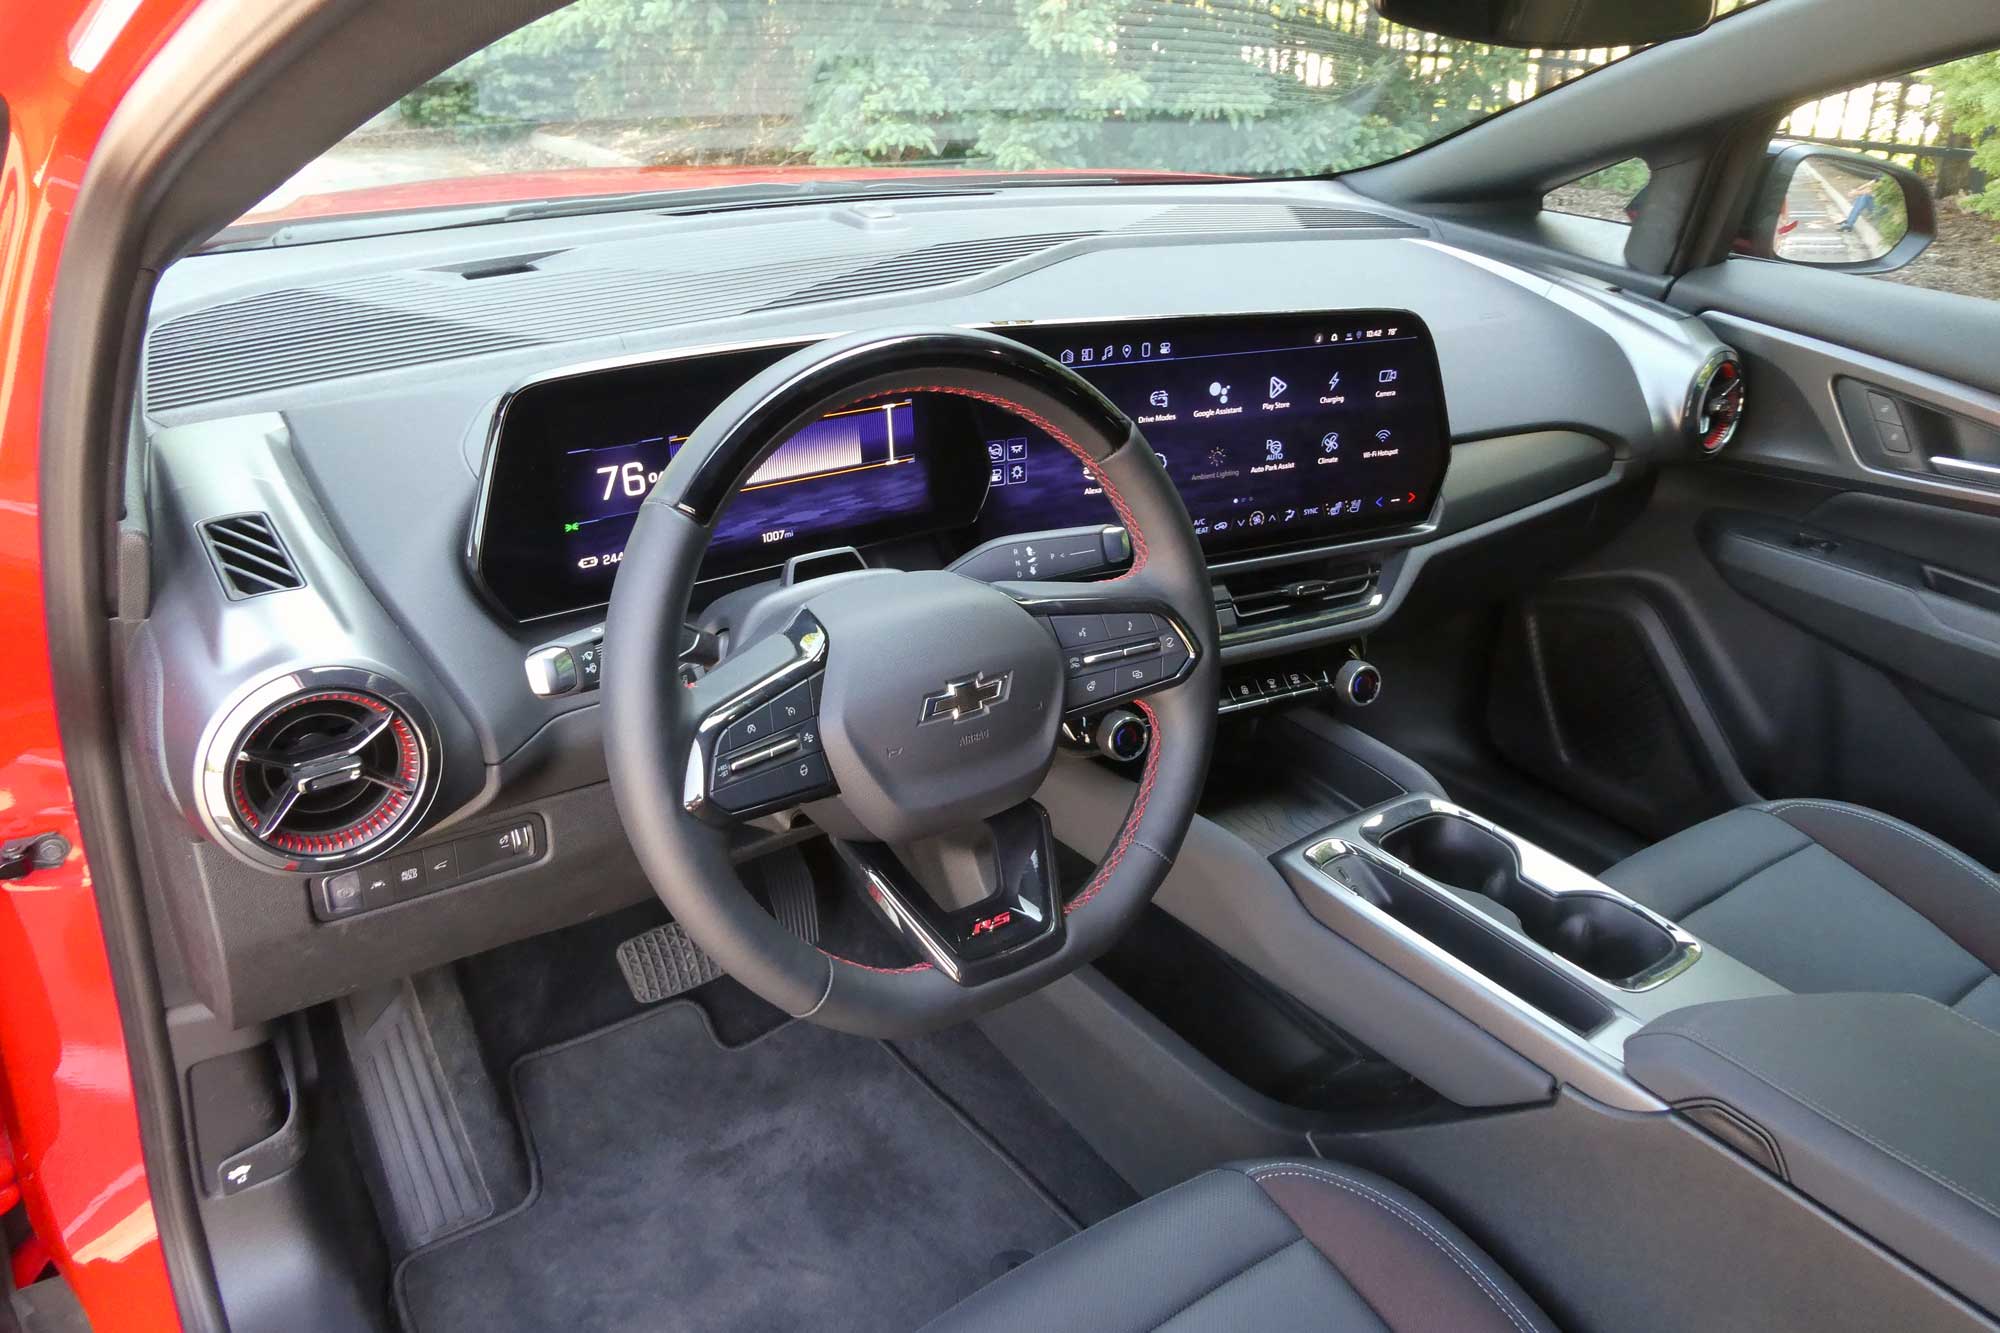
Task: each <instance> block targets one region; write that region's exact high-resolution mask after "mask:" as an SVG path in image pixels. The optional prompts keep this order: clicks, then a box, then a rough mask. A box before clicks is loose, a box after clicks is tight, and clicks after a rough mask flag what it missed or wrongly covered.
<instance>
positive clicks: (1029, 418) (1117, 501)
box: [869, 384, 1146, 583]
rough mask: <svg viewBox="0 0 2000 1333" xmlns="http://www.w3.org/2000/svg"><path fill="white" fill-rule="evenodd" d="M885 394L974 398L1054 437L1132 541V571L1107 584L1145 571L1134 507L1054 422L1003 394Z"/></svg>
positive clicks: (912, 389) (943, 389) (927, 388)
mask: <svg viewBox="0 0 2000 1333" xmlns="http://www.w3.org/2000/svg"><path fill="white" fill-rule="evenodd" d="M884 392H885V393H949V394H955V395H957V396H958V397H960V398H972V399H976V400H978V401H979V402H982V403H991V404H992V405H993V406H995V407H997V408H1000V409H1001V410H1003V411H1007V412H1012V413H1013V414H1014V415H1015V416H1017V417H1020V418H1021V419H1022V420H1024V421H1026V422H1028V423H1029V424H1030V425H1032V426H1034V427H1036V428H1037V429H1038V430H1041V431H1043V432H1045V433H1046V434H1047V435H1049V436H1050V438H1052V439H1054V440H1055V442H1056V443H1058V444H1060V445H1061V446H1062V447H1063V448H1065V449H1067V450H1069V451H1070V452H1071V453H1073V454H1075V455H1076V457H1077V461H1079V462H1081V463H1082V464H1083V470H1084V471H1086V472H1088V473H1089V474H1090V475H1091V476H1092V477H1093V478H1094V479H1095V480H1096V482H1097V484H1098V485H1099V486H1102V487H1103V488H1104V496H1105V498H1106V499H1108V500H1110V501H1111V508H1112V509H1113V510H1114V511H1116V513H1117V515H1118V521H1119V522H1121V523H1123V524H1124V525H1125V531H1126V532H1127V533H1128V534H1129V535H1130V536H1131V538H1132V568H1130V569H1128V570H1126V571H1125V572H1124V573H1123V574H1120V575H1118V577H1117V578H1110V579H1105V580H1104V582H1106V583H1116V582H1118V580H1119V579H1129V578H1131V577H1132V576H1133V575H1134V574H1137V573H1138V572H1139V571H1140V570H1141V569H1143V568H1144V567H1145V564H1146V534H1145V533H1143V532H1141V531H1139V520H1138V519H1136V518H1134V517H1132V507H1131V506H1130V505H1128V504H1126V503H1125V497H1124V496H1122V495H1120V494H1119V493H1118V488H1117V487H1116V486H1114V485H1112V484H1111V478H1109V477H1107V476H1105V475H1104V469H1103V467H1102V466H1100V465H1099V463H1098V461H1097V459H1095V458H1093V457H1091V455H1090V453H1089V451H1088V450H1086V449H1085V448H1084V447H1083V446H1082V445H1080V444H1078V443H1077V442H1076V441H1075V440H1073V439H1071V438H1070V437H1069V436H1068V435H1067V434H1065V433H1064V432H1063V431H1062V429H1061V428H1060V427H1058V426H1057V425H1056V424H1055V423H1054V422H1053V421H1050V420H1049V419H1048V418H1046V417H1044V416H1042V415H1041V414H1039V413H1037V412H1034V411H1032V410H1030V409H1029V408H1026V407H1023V406H1022V405H1021V404H1019V403H1017V402H1015V401H1013V400H1012V399H1011V398H1002V397H1001V396H1000V395H999V394H994V393H984V392H982V391H980V390H978V389H963V388H959V387H957V386H955V385H947V384H912V385H910V386H909V387H908V388H906V389H888V390H884ZM881 396H882V395H881V394H870V395H869V397H870V398H879V397H881Z"/></svg>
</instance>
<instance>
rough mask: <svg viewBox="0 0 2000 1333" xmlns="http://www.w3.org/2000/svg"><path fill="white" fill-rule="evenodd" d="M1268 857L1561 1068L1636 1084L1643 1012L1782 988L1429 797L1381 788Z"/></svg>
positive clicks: (1566, 1077)
mask: <svg viewBox="0 0 2000 1333" xmlns="http://www.w3.org/2000/svg"><path fill="white" fill-rule="evenodd" d="M1272 859H1273V863H1274V864H1275V865H1276V866H1277V868H1278V870H1279V873H1280V874H1282V875H1283V876H1284V878H1285V880H1286V882H1287V883H1288V884H1289V885H1290V886H1291V888H1292V890H1293V892H1294V893H1295V894H1296V895H1297V897H1298V900H1299V902H1300V904H1301V905H1302V906H1303V907H1304V908H1305V909H1306V911H1307V912H1308V913H1309V914H1310V915H1311V916H1312V917H1313V918H1314V919H1315V920H1317V921H1318V922H1319V923H1320V924H1322V925H1324V926H1326V927H1327V928H1328V929H1330V930H1332V931H1334V932H1336V933H1337V934H1339V935H1340V936H1341V937H1342V938H1343V939H1345V940H1347V941H1348V942H1349V943H1352V944H1354V945H1357V946H1358V947H1360V948H1361V949H1363V950H1364V951H1366V952H1367V953H1368V954H1369V955H1371V956H1372V957H1373V958H1375V959H1376V961H1378V962H1380V963H1383V964H1385V965H1387V966H1388V967H1389V968H1390V969H1391V970H1393V971H1395V972H1397V973H1398V974H1400V975H1402V976H1403V977H1404V978H1405V979H1406V980H1408V981H1410V982H1413V983H1414V984H1416V985H1417V986H1418V987H1420V988H1421V989H1423V990H1425V991H1427V992H1429V993H1430V994H1432V995H1434V996H1436V997H1437V998H1439V999H1442V1000H1444V1001H1446V1003H1448V1004H1450V1005H1452V1006H1453V1007H1454V1008H1457V1009H1458V1010H1459V1011H1460V1012H1461V1013H1462V1014H1464V1015H1465V1016H1466V1017H1468V1018H1470V1019H1472V1020H1473V1021H1474V1022H1475V1023H1476V1024H1478V1025H1479V1026H1480V1027H1481V1028H1483V1029H1485V1030H1487V1031H1489V1032H1494V1033H1495V1034H1496V1035H1500V1036H1502V1039H1503V1040H1506V1041H1508V1042H1509V1044H1511V1045H1514V1046H1515V1048H1516V1049H1517V1050H1519V1051H1520V1053H1521V1054H1523V1055H1525V1056H1527V1057H1528V1058H1529V1059H1531V1060H1533V1061H1534V1062H1535V1063H1537V1064H1539V1065H1541V1066H1542V1067H1543V1068H1544V1069H1547V1070H1548V1071H1549V1072H1550V1073H1551V1074H1554V1075H1555V1076H1556V1077H1557V1078H1558V1079H1559V1080H1561V1081H1564V1082H1568V1083H1572V1084H1579V1083H1581V1084H1583V1085H1586V1086H1587V1085H1589V1084H1594V1083H1595V1084H1601V1083H1603V1082H1605V1081H1607V1080H1615V1081H1616V1082H1617V1083H1618V1084H1620V1085H1621V1087H1622V1088H1623V1089H1624V1090H1625V1091H1626V1092H1628V1093H1629V1092H1632V1091H1636V1088H1635V1087H1634V1086H1633V1085H1630V1084H1629V1083H1627V1082H1626V1077H1625V1070H1624V1059H1625V1055H1624V1047H1625V1041H1626V1039H1627V1038H1628V1037H1630V1036H1631V1035H1632V1034H1633V1033H1635V1032H1637V1031H1638V1030H1639V1029H1640V1028H1642V1027H1644V1026H1645V1025H1646V1024H1647V1023H1649V1022H1651V1021H1652V1020H1654V1019H1655V1018H1658V1017H1660V1016H1661V1015H1663V1014H1665V1013H1667V1012H1669V1011H1671V1010H1676V1009H1681V1008H1685V1007H1686V1006H1688V1005H1692V1004H1702V1003H1707V1002H1711V1001H1718V1000H1730V999H1742V998H1748V997H1752V996H1761V995H1777V994H1783V993H1784V992H1783V991H1782V988H1780V987H1778V986H1777V985H1776V984H1775V983H1773V982H1771V981H1769V980H1768V979H1767V978H1765V977H1763V976H1762V975H1760V974H1759V973H1757V972H1755V971H1752V970H1751V969H1750V968H1748V967H1745V966H1743V965H1742V964H1741V963H1738V962H1736V961H1735V960H1734V959H1732V958H1730V957H1728V956H1727V955H1726V954H1723V953H1721V952H1720V951H1719V950H1716V949H1713V948H1711V947H1709V946H1706V945H1704V944H1703V942H1702V941H1701V940H1699V939H1697V938H1695V937H1694V936H1693V935H1690V934H1689V933H1688V932H1687V931H1685V930H1682V929H1681V928H1680V927H1679V926H1678V925H1676V924H1675V923H1673V922H1672V921H1669V920H1667V919H1666V918H1665V917H1662V916H1660V915H1659V914H1658V913H1656V912H1653V911H1652V910H1650V909H1648V908H1646V907H1644V906H1642V905H1641V904H1639V903H1637V902H1634V901H1633V900H1632V899H1630V898H1628V897H1626V896H1625V895H1624V894H1621V893H1619V892H1618V891H1617V890H1616V889H1613V888H1611V887H1610V886H1609V885H1607V884H1604V883H1602V882H1601V881H1599V880H1597V879H1596V878H1594V877H1592V876H1591V875H1589V874H1587V873H1585V872H1584V871H1582V870H1579V869H1578V868H1577V867H1575V866H1573V865H1570V864H1569V863H1568V862H1566V861H1564V860H1562V859H1561V858H1559V857H1557V856H1555V855H1554V854H1552V853H1550V852H1547V851H1545V850H1543V849H1542V848H1540V847H1537V846H1536V845H1535V844H1533V843H1531V842H1529V841H1527V840H1526V839H1524V838H1522V837H1520V836H1518V835H1517V834H1514V833H1512V832H1510V831H1508V830H1507V829H1504V828H1502V827H1500V826H1499V825H1497V824H1494V823H1492V822H1491V821H1489V820H1486V819H1483V818H1481V817H1480V816H1478V815H1476V814H1473V813H1472V812H1471V811H1469V810H1465V809H1463V808H1461V807H1459V806H1457V805H1454V804H1452V803H1451V802H1450V801H1447V800H1445V799H1443V798H1441V797H1437V796H1431V795H1423V794H1412V795H1404V796H1399V797H1396V798H1393V799H1391V800H1388V801H1384V802H1382V803H1380V804H1378V805H1374V806H1371V807H1369V808H1368V809H1365V810H1362V811H1360V812H1359V813H1358V814H1355V815H1353V816H1351V817H1349V818H1347V819H1344V820H1342V821H1340V822H1339V823H1336V824H1334V825H1332V826H1331V827H1328V828H1326V829H1323V830H1321V831H1319V832H1317V833H1314V834H1312V835H1310V836H1308V837H1306V838H1304V839H1302V840H1300V841H1299V842H1297V843H1294V844H1293V845H1292V846H1291V847H1288V848H1286V849H1285V850H1283V851H1281V852H1279V853H1278V854H1277V855H1276V856H1275V857H1273V858H1272ZM1502 1019H1504V1020H1505V1021H1501V1020H1502ZM1510 1029H1511V1030H1512V1031H1513V1032H1514V1033H1515V1034H1517V1035H1516V1036H1515V1037H1512V1038H1510V1037H1509V1036H1508V1035H1507V1033H1508V1031H1509V1030H1510Z"/></svg>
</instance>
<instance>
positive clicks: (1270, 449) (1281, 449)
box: [1264, 440, 1285, 463]
mask: <svg viewBox="0 0 2000 1333" xmlns="http://www.w3.org/2000/svg"><path fill="white" fill-rule="evenodd" d="M1284 457H1285V442H1284V441H1283V440H1266V441H1264V461H1265V462H1267V463H1279V462H1283V461H1284Z"/></svg>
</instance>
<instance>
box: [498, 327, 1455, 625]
mask: <svg viewBox="0 0 2000 1333" xmlns="http://www.w3.org/2000/svg"><path fill="white" fill-rule="evenodd" d="M991 327H992V328H993V331H994V332H996V333H999V334H1002V335H1003V336H1006V337H1010V338H1014V339H1017V340H1019V341H1021V342H1024V343H1027V344H1029V345H1030V346H1033V347H1035V348H1037V349H1039V350H1041V351H1043V352H1045V353H1047V354H1048V355H1049V356H1050V357H1051V358H1053V359H1055V360H1056V361H1058V362H1060V363H1061V364H1063V365H1065V366H1068V367H1069V368H1071V369H1072V370H1074V371H1076V372H1077V373H1078V374H1079V375H1082V376H1083V377H1084V378H1086V379H1088V380H1089V381H1091V382H1092V383H1093V384H1095V385H1096V386H1097V387H1098V388H1099V389H1100V390H1102V391H1103V392H1104V394H1105V395H1106V396H1107V397H1109V398H1110V399H1111V400H1112V401H1113V402H1114V403H1116V404H1117V405H1118V406H1119V407H1120V408H1122V409H1123V410H1124V411H1125V413H1126V414H1127V415H1128V416H1130V417H1131V418H1132V419H1133V420H1134V421H1135V422H1137V423H1138V424H1139V426H1140V428H1141V429H1142V430H1143V431H1144V432H1145V435H1146V438H1147V441H1148V442H1149V443H1150V444H1151V445H1152V446H1153V449H1154V451H1155V452H1156V453H1157V454H1158V455H1159V457H1160V459H1161V461H1162V463H1163V464H1164V465H1165V467H1166V469H1167V473H1168V475H1169V476H1170V477H1171V478H1172V479H1173V481H1174V483H1175V485H1176V486H1177V487H1178V488H1179V489H1180V492H1181V495H1182V497H1183V499H1184V500H1185V501H1186V504H1187V508H1188V513H1189V515H1190V517H1191V518H1192V519H1193V521H1194V525H1195V529H1196V531H1197V532H1198V533H1199V535H1200V536H1201V540H1202V545H1203V549H1204V550H1206V551H1207V552H1208V553H1209V554H1210V555H1211V556H1212V557H1220V558H1225V559H1226V558H1235V557H1238V556H1241V555H1244V554H1247V553H1251V552H1257V551H1262V550H1265V549H1267V548H1289V547H1298V546H1305V545H1313V544H1320V543H1324V542H1327V541H1329V540H1338V539H1341V538H1344V537H1347V536H1351V535H1356V534H1361V533H1366V532H1371V531H1377V530H1383V529H1390V528H1397V527H1407V526H1410V525H1412V524H1414V523H1417V522H1420V521H1421V520H1422V519H1423V518H1424V517H1425V515H1427V514H1428V512H1429V511H1430V509H1431V507H1432V505H1433V503H1434V502H1435V500H1436V498H1437V492H1438V487H1439V484H1440V483H1441V481H1442V479H1443V476H1444V469H1445V462H1446V456H1447V441H1448V440H1449V438H1450V437H1449V433H1448V430H1447V426H1446V421H1445V414H1444V399H1443V393H1442V391H1441V389H1440V386H1439V380H1438V369H1437V359H1436V354H1435V352H1434V351H1433V349H1432V346H1431V341H1430V335H1429V333H1428V332H1427V331H1426V330H1425V328H1424V327H1423V324H1422V323H1421V321H1419V320H1418V319H1417V318H1416V316H1414V315H1412V314H1410V313H1408V312H1406V311H1389V310H1369V311H1342V312H1337V313H1330V314H1279V315H1268V314H1267V315H1218V316H1196V317H1186V318H1173V319H1151V320H1121V321H1115V322H1089V323H1070V324H1065V323H1051V324H1036V325H996V326H991ZM797 346H799V344H796V343H786V344H777V345H767V346H760V347H754V348H740V349H733V350H728V351H722V352H707V353H698V354H692V355H687V356H682V357H668V358H663V359H660V360H657V361H648V362H641V363H634V364H628V365H621V366H615V367H610V368H601V369H592V370H588V371H580V372H578V373H575V374H569V375H562V376H557V377H553V378H550V379H546V380H542V381H537V382H534V383H531V384H529V385H527V386H525V387H524V388H522V389H521V390H519V391H517V392H516V393H515V394H513V395H511V396H510V397H509V398H508V400H507V401H506V403H505V405H504V407H503V409H502V411H501V414H500V416H499V418H498V420H497V421H496V422H495V425H494V428H493V431H492V435H491V439H490V440H489V445H488V454H487V459H486V467H485V474H484V476H483V477H482V489H481V498H480V504H479V512H478V516H477V519H476V521H475V524H474V537H473V541H472V544H471V557H472V563H473V568H474V572H475V574H476V575H477V577H478V579H479V580H480V582H481V583H482V584H483V585H484V586H485V588H486V589H487V591H488V592H489V593H490V594H491V595H492V596H493V598H494V600H495V601H497V602H498V603H499V604H500V605H501V606H502V607H503V608H505V609H506V610H507V611H508V612H509V613H511V614H512V615H513V616H515V617H516V618H517V619H520V620H534V619H538V618H541V617H545V616H552V615H560V614H563V613H566V612H571V611H580V610H585V609H588V608H591V607H595V606H598V605H601V604H602V603H603V602H605V601H606V600H608V599H609V597H610V592H611V583H612V580H613V578H615V577H616V575H617V571H618V566H619V563H620V562H621V560H622V559H623V555H624V549H625V543H626V541H627V539H628V538H629V536H630V534H631V530H632V523H633V520H634V518H635V516H636V515H637V514H638V511H639V506H640V504H641V502H642V501H643V500H644V499H645V497H646V495H647V494H648V493H649V492H650V491H651V490H652V487H653V483H654V482H655V481H657V480H658V478H659V475H660V473H661V471H663V470H664V469H665V468H666V466H667V464H668V462H669V461H671V460H672V458H673V457H674V455H675V454H676V453H677V452H678V451H679V450H680V448H681V447H682V446H683V445H684V444H685V442H686V441H687V439H688V437H689V435H690V434H691V433H692V432H693V431H694V430H695V428H696V427H698V426H699V425H700V424H701V422H702V420H703V419H704V418H705V417H706V416H707V415H708V414H709V413H710V412H711V411H713V410H714V409H715V408H716V406H717V405H719V404H720V403H721V401H722V400H723V398H725V397H726V396H727V395H728V394H729V393H730V392H731V391H733V390H734V389H735V388H736V387H737V386H738V385H740V384H742V383H743V382H744V381H746V380H748V379H749V378H750V377H752V376H753V375H755V374H756V373H757V372H758V371H760V370H762V369H764V368H765V367H767V366H769V365H771V364H772V363H774V362H775V361H777V360H779V359H780V358H782V357H784V356H785V355H787V354H788V353H790V352H791V351H793V350H795V349H796V347H797ZM1115 521H1116V520H1115V516H1114V515H1113V514H1112V512H1111V509H1110V506H1109V504H1108V503H1107V502H1106V500H1105V498H1104V496H1103V493H1102V491H1101V489H1100V488H1099V487H1098V485H1097V483H1096V482H1095V480H1094V479H1093V478H1092V477H1091V476H1090V475H1089V474H1088V473H1087V472H1086V471H1085V470H1084V469H1083V467H1082V465H1081V464H1080V463H1079V462H1078V461H1077V460H1076V459H1075V458H1074V457H1073V456H1072V455H1070V454H1069V453H1068V451H1067V450H1065V449H1064V448H1062V446H1061V445H1059V444H1058V443H1057V442H1056V441H1054V440H1053V439H1051V438H1049V437H1048V436H1047V435H1045V434H1042V433H1041V432H1039V431H1037V430H1035V429H1033V428H1032V427H1030V426H1029V425H1028V424H1027V423H1025V422H1023V421H1022V420H1020V419H1019V418H1016V417H1013V416H1010V415H1008V414H1007V413H1005V412H1004V411H1003V410H1001V409H997V408H990V407H986V406H982V405H976V404H974V403H972V402H970V401H968V400H966V399H963V398H959V397H955V396H950V395H936V394H931V395H927V394H923V393H911V394H904V395H898V396H896V397H895V398H893V399H891V400H888V401H879V402H871V403H865V404H859V405H857V406H856V407H855V408H853V409H850V410H848V411H843V412H839V413H835V414H833V415H832V416H829V417H826V418H824V419H822V420H820V421H818V422H815V423H814V424H812V425H810V426H808V427H806V428H805V429H804V430H802V431H800V432H799V433H798V434H797V435H796V436H794V437H793V438H791V439H790V440H787V441H785V442H784V443H783V444H782V445H780V446H779V447H778V449H777V450H776V451H775V452H774V453H772V454H771V455H770V456H769V457H768V458H767V459H766V460H765V461H764V463H763V464H762V465H761V466H760V467H759V468H758V470H757V472H756V473H755V474H754V475H753V476H752V477H751V478H750V480H749V482H748V483H747V484H746V485H745V487H744V488H743V490H742V491H741V493H740V494H738V495H737V497H736V498H735V499H734V500H732V501H731V502H730V504H729V505H728V507H727V508H725V509H724V510H723V512H722V515H721V517H720V518H719V519H718V521H717V526H716V530H715V533H714V536H713V539H712V540H711V542H710V547H709V553H708V558H707V561H706V563H705V564H704V566H703V574H704V576H705V577H719V576H723V575H729V574H736V573H741V572H745V571H750V570H756V569H764V568H769V567H772V566H775V565H777V564H780V563H782V562H783V561H784V560H785V559H787V558H788V557H790V556H793V555H799V554H804V553H806V552H808V551H814V550H821V549H825V548H827V547H830V546H847V545H851V546H860V545H865V544H872V543H877V542H882V541H886V540H890V539H898V538H911V537H918V536H922V535H924V534H929V533H940V534H950V535H949V537H948V540H949V541H950V542H957V543H963V544H965V545H970V544H971V543H972V542H975V541H978V540H984V539H986V538H989V537H995V536H1004V535H1008V534H1011V533H1016V532H1028V531H1040V530H1046V529H1050V528H1063V527H1077V526H1083V525H1086V524H1094V523H1108V522H1115ZM953 553H954V552H952V551H947V552H944V553H943V555H945V556H947V557H948V556H949V555H951V554H953Z"/></svg>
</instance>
